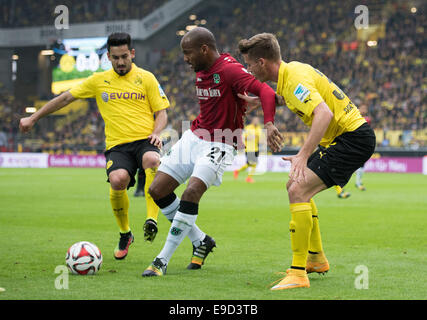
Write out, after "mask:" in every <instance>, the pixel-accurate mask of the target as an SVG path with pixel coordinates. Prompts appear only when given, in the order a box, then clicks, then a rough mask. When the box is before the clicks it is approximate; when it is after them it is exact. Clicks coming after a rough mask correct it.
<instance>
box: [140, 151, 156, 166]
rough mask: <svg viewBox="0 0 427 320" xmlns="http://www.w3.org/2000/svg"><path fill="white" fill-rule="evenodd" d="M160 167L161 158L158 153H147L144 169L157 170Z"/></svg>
mask: <svg viewBox="0 0 427 320" xmlns="http://www.w3.org/2000/svg"><path fill="white" fill-rule="evenodd" d="M159 165H160V158H159V155H158V153H156V152H154V153H148V152H147V153H146V154H144V157H143V158H142V166H143V167H144V169H148V168H157V167H158V166H159Z"/></svg>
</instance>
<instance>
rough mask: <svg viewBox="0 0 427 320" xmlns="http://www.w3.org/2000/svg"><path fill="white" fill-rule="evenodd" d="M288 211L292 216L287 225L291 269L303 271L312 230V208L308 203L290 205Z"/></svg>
mask: <svg viewBox="0 0 427 320" xmlns="http://www.w3.org/2000/svg"><path fill="white" fill-rule="evenodd" d="M290 210H291V216H292V220H291V222H290V223H289V231H290V233H291V245H292V265H291V267H293V268H297V269H305V267H306V264H307V256H308V248H309V245H310V235H311V231H312V228H313V218H312V206H311V204H310V203H308V202H303V203H291V204H290Z"/></svg>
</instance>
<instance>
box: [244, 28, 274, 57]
mask: <svg viewBox="0 0 427 320" xmlns="http://www.w3.org/2000/svg"><path fill="white" fill-rule="evenodd" d="M239 50H240V53H242V54H247V55H248V56H249V57H250V58H254V59H259V58H264V59H267V60H273V61H277V60H280V59H281V54H280V46H279V42H278V41H277V38H276V37H275V36H274V34H271V33H260V34H257V35H254V36H253V37H252V38H250V39H249V40H248V39H242V40H240V42H239Z"/></svg>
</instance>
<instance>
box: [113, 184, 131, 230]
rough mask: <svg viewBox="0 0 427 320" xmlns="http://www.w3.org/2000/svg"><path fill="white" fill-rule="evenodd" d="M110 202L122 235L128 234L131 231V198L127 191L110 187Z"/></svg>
mask: <svg viewBox="0 0 427 320" xmlns="http://www.w3.org/2000/svg"><path fill="white" fill-rule="evenodd" d="M110 202H111V207H112V208H113V212H114V216H115V217H116V220H117V225H118V226H119V228H120V232H121V233H127V232H129V231H130V227H129V216H128V210H129V198H128V194H127V191H126V189H124V190H113V189H112V188H111V187H110Z"/></svg>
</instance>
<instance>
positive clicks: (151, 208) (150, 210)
mask: <svg viewBox="0 0 427 320" xmlns="http://www.w3.org/2000/svg"><path fill="white" fill-rule="evenodd" d="M156 172H157V168H148V169H145V177H146V178H145V186H144V191H145V202H146V204H147V219H153V220H154V221H156V222H157V217H158V215H159V207H158V206H157V204H156V203H155V202H154V200H153V198H152V197H151V195H150V194H149V193H148V188H149V187H150V185H151V183H152V182H153V180H154V176H155V175H156Z"/></svg>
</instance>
